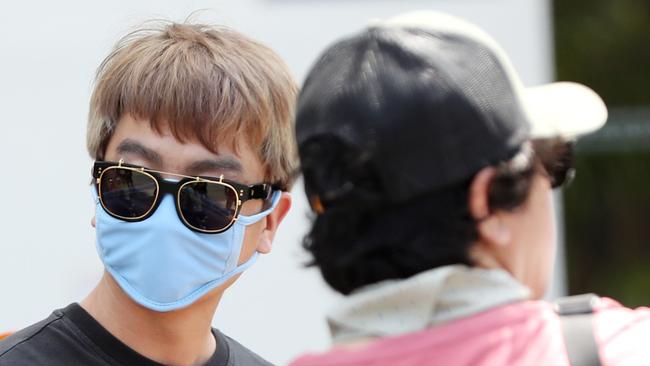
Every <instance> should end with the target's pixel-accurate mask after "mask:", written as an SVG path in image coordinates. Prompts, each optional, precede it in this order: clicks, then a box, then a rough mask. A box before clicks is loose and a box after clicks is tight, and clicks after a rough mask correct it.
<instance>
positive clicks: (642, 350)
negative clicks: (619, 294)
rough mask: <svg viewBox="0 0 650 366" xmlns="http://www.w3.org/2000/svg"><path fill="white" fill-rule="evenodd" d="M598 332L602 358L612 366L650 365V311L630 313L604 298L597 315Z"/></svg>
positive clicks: (639, 310)
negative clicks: (649, 342) (621, 365)
mask: <svg viewBox="0 0 650 366" xmlns="http://www.w3.org/2000/svg"><path fill="white" fill-rule="evenodd" d="M594 331H595V335H596V340H597V342H598V344H599V345H600V351H601V356H602V357H603V359H604V360H607V361H608V362H609V363H610V364H613V365H619V364H627V363H628V362H631V363H634V362H638V363H641V362H646V363H650V347H648V339H650V308H648V307H640V308H636V309H630V308H626V307H624V306H622V305H621V304H619V303H618V302H616V301H614V300H612V299H608V298H603V299H602V302H601V306H600V307H599V308H598V309H597V311H596V313H595V314H594ZM644 364H645V363H644Z"/></svg>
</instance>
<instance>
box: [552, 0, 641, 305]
mask: <svg viewBox="0 0 650 366" xmlns="http://www.w3.org/2000/svg"><path fill="white" fill-rule="evenodd" d="M554 21H555V47H556V48H555V51H556V70H557V79H558V80H572V81H578V82H582V83H584V84H586V85H589V86H590V87H592V88H593V89H594V90H596V91H597V92H598V93H599V94H600V95H601V96H602V97H603V99H604V100H605V101H606V103H607V104H608V106H609V107H610V119H609V121H608V125H607V126H606V128H605V129H603V130H602V131H600V132H599V133H598V134H596V135H594V136H591V137H589V138H587V139H585V140H583V141H581V142H579V143H578V156H577V161H576V168H577V173H578V175H577V179H576V180H575V182H574V184H573V185H572V186H571V187H569V188H568V189H566V190H565V191H564V209H565V228H566V230H565V232H566V251H567V258H566V260H567V273H568V279H569V291H570V293H572V294H577V293H585V292H595V293H598V294H600V295H604V296H611V297H614V298H615V299H617V300H619V301H621V302H622V303H624V304H625V305H627V306H633V307H634V306H639V305H650V109H648V108H639V107H643V106H645V107H650V1H648V0H555V1H554ZM612 107H616V108H612Z"/></svg>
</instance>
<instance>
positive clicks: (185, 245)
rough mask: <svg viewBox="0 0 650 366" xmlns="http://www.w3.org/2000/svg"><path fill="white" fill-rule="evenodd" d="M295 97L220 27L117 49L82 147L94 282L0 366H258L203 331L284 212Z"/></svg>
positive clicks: (184, 30)
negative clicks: (91, 208)
mask: <svg viewBox="0 0 650 366" xmlns="http://www.w3.org/2000/svg"><path fill="white" fill-rule="evenodd" d="M295 94H296V87H295V83H294V81H293V80H292V77H291V76H290V73H289V70H288V69H287V66H286V65H285V64H284V63H283V62H282V61H281V60H280V58H279V57H278V56H277V55H276V54H275V53H274V52H273V51H271V50H270V49H269V48H267V47H265V46H263V45H261V44H259V43H258V42H256V41H254V40H251V39H249V38H248V37H245V36H244V35H242V34H240V33H238V32H235V31H233V30H230V29H227V28H221V27H212V26H206V25H199V24H177V23H164V24H160V25H159V26H158V27H157V28H155V29H152V28H151V27H147V28H146V29H144V28H143V29H142V30H139V31H136V32H133V33H131V34H129V35H128V36H126V37H125V38H123V39H122V40H120V41H119V42H118V44H117V45H116V47H115V49H114V50H113V51H112V53H111V54H110V55H109V56H108V57H107V58H106V59H105V60H104V62H103V63H102V64H101V66H100V68H99V70H98V74H97V80H96V85H95V89H94V92H93V95H92V100H91V103H90V113H89V121H88V135H87V143H88V150H89V152H90V155H91V156H92V158H94V159H95V163H94V166H93V170H92V177H93V179H92V187H91V194H92V196H93V198H94V199H95V202H96V214H95V217H94V218H93V219H92V225H93V227H95V229H96V233H97V250H98V253H99V256H100V258H101V260H102V262H103V263H104V266H105V269H106V270H105V273H104V276H103V278H102V279H101V281H100V282H99V283H98V284H97V286H96V287H95V288H94V289H93V291H92V292H91V293H90V294H89V295H88V296H87V297H86V298H85V299H84V300H83V301H81V302H80V303H78V304H77V303H74V304H71V305H69V306H67V307H66V308H64V309H60V310H55V311H54V313H53V314H52V315H51V316H50V317H48V318H47V319H45V320H43V321H41V322H39V323H37V324H34V325H32V326H30V327H28V328H26V329H24V330H22V331H20V332H17V333H16V334H14V335H12V336H10V337H9V338H7V339H5V340H3V341H2V342H0V365H12V366H15V365H161V364H163V365H247V366H248V365H268V364H269V363H268V362H267V361H265V360H263V359H262V358H260V357H259V356H257V355H256V354H255V353H253V352H251V351H249V350H248V349H246V348H245V347H243V346H242V345H240V344H238V343H237V342H236V341H234V340H232V339H230V338H228V337H227V336H225V335H223V334H222V333H221V332H219V331H218V330H216V329H213V328H211V321H212V318H213V315H214V313H215V311H216V309H217V306H218V304H219V301H220V299H221V296H222V295H223V293H224V291H225V290H226V289H227V288H228V287H229V286H230V285H232V284H233V283H234V282H235V280H236V279H237V277H238V276H239V274H241V272H242V271H244V270H245V269H246V268H248V267H249V266H250V265H252V264H253V263H254V262H255V260H256V258H257V256H258V253H263V254H264V253H269V252H270V251H271V246H272V242H273V237H274V235H275V233H276V230H277V228H278V226H279V225H280V223H281V221H282V219H283V218H284V216H285V215H286V213H287V211H288V210H289V208H290V206H291V198H290V196H289V194H288V193H287V191H288V190H289V188H290V186H291V184H292V173H293V172H294V170H295V166H296V161H295V160H296V159H295V158H294V156H295V154H294V151H295V147H294V145H295V143H294V141H293V127H292V120H293V104H294V100H295Z"/></svg>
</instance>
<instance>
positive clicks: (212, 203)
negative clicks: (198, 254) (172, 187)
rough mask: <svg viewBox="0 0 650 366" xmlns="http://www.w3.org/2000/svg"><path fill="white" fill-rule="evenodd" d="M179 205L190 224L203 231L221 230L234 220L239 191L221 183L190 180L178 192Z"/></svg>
mask: <svg viewBox="0 0 650 366" xmlns="http://www.w3.org/2000/svg"><path fill="white" fill-rule="evenodd" d="M178 205H179V207H180V210H181V214H182V215H183V218H184V219H185V221H187V223H188V224H189V225H190V226H192V227H194V228H196V229H198V230H201V231H208V232H215V231H220V230H223V229H225V228H227V227H228V226H229V225H230V224H231V223H232V222H233V221H234V218H235V214H236V213H237V192H235V190H234V189H232V188H230V187H229V186H227V185H224V184H220V183H211V182H189V183H186V184H185V185H183V187H182V188H181V190H180V191H179V193H178Z"/></svg>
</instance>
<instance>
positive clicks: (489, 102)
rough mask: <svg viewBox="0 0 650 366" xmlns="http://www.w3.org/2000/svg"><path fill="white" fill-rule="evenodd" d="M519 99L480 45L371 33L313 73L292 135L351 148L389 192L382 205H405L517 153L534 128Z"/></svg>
mask: <svg viewBox="0 0 650 366" xmlns="http://www.w3.org/2000/svg"><path fill="white" fill-rule="evenodd" d="M515 95H516V94H515V92H514V87H513V85H512V84H511V81H510V80H509V79H508V78H507V75H506V73H505V72H504V70H503V69H502V67H501V65H500V64H499V63H498V61H497V59H496V57H495V56H494V55H493V54H492V53H491V51H490V50H489V49H487V48H485V47H484V46H483V45H482V44H480V43H477V42H476V41H474V40H471V39H468V38H465V37H461V36H458V35H445V34H434V33H432V32H428V31H423V30H419V29H405V28H373V29H369V30H367V31H365V32H363V33H361V34H360V35H358V36H356V37H353V38H350V39H347V40H344V41H342V42H339V43H337V44H335V45H334V46H332V47H330V48H329V49H328V50H326V51H325V54H324V55H323V56H322V57H321V59H320V60H319V61H318V62H317V63H316V65H314V67H313V68H312V71H311V72H310V74H309V76H308V78H307V80H306V82H305V84H304V86H303V90H302V92H301V95H300V98H299V103H298V112H297V121H296V132H297V133H296V135H297V138H298V143H299V145H302V143H303V142H305V141H307V140H311V141H312V142H313V139H314V138H317V137H318V136H319V135H327V136H329V138H331V136H337V137H338V138H340V139H341V140H342V141H345V143H346V144H350V145H352V146H354V147H355V148H356V149H358V150H359V152H360V155H363V156H364V158H365V159H369V160H371V161H372V166H374V167H375V168H376V169H377V172H376V173H377V176H378V177H379V179H380V180H381V186H382V187H385V188H384V189H387V190H388V189H389V190H390V192H387V193H390V194H387V195H386V198H387V199H388V200H389V201H394V202H401V201H404V200H407V199H409V198H411V197H414V196H416V195H419V194H421V193H424V192H426V191H430V190H433V189H436V188H439V187H442V186H445V185H448V184H453V183H456V182H460V181H462V180H464V179H466V178H468V177H470V176H471V175H473V174H475V173H476V172H477V171H478V170H479V169H480V168H482V167H484V166H486V165H488V164H491V163H494V162H496V161H499V160H503V159H506V158H508V157H509V156H511V155H512V154H513V153H514V152H515V151H516V150H518V148H519V146H520V145H521V143H522V142H523V141H524V140H525V139H526V136H527V135H528V131H529V125H528V122H527V121H526V119H525V115H524V113H523V111H522V110H521V109H520V106H519V103H518V101H517V100H516V99H515V98H516V96H515ZM304 153H305V151H303V149H301V157H302V158H304ZM321 193H325V192H321Z"/></svg>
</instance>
